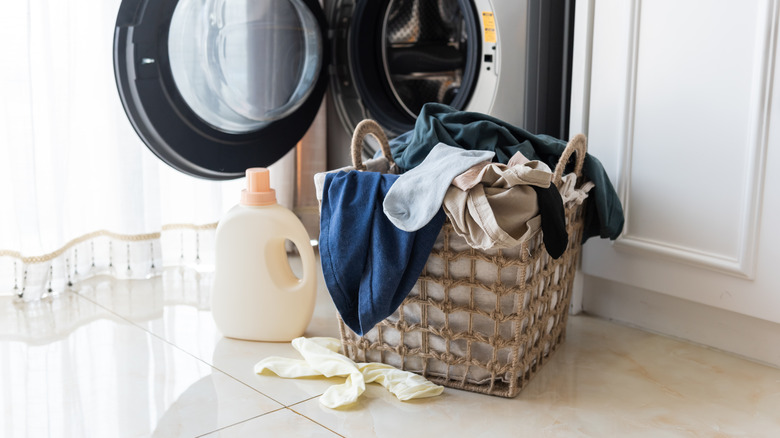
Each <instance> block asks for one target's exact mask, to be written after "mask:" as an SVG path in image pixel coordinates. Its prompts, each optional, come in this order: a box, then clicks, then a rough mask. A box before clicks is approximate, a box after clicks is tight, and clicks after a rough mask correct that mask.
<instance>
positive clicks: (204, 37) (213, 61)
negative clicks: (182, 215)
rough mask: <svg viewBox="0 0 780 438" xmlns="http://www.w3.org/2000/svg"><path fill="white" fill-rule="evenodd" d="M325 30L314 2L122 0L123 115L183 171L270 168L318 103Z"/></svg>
mask: <svg viewBox="0 0 780 438" xmlns="http://www.w3.org/2000/svg"><path fill="white" fill-rule="evenodd" d="M325 29H326V23H325V17H324V13H323V11H322V9H321V8H320V6H319V4H318V2H317V1H316V0H263V1H255V0H123V1H122V4H121V7H120V10H119V14H118V17H117V23H116V30H115V34H114V72H115V76H116V81H117V87H118V89H119V94H120V97H121V99H122V103H123V105H124V107H125V112H126V113H127V116H128V117H129V118H130V121H131V123H132V124H133V127H134V128H135V130H136V132H137V133H138V135H139V136H140V137H141V139H143V141H144V142H145V143H146V145H147V146H148V147H149V148H150V149H151V150H152V152H154V153H155V154H156V155H157V156H158V157H159V158H160V159H162V160H163V161H165V162H166V163H168V164H169V165H171V166H172V167H174V168H176V169H178V170H180V171H182V172H184V173H187V174H190V175H193V176H197V177H202V178H209V179H230V178H238V177H241V176H243V174H244V171H245V169H246V168H248V167H254V166H267V165H270V164H272V163H273V162H275V161H276V160H277V159H279V158H281V157H282V156H283V155H284V154H285V153H286V152H287V151H289V150H290V149H291V148H292V147H294V146H295V144H296V143H297V142H298V140H299V139H300V138H301V137H302V136H303V134H304V133H305V132H306V130H307V128H308V127H309V125H310V124H311V122H312V120H313V119H314V116H315V115H316V113H317V110H318V109H319V107H320V104H321V101H322V98H323V95H324V93H325V90H326V88H327V78H326V75H325V74H324V69H325V67H326V66H327V61H328V53H327V47H326V44H325V40H326V38H325Z"/></svg>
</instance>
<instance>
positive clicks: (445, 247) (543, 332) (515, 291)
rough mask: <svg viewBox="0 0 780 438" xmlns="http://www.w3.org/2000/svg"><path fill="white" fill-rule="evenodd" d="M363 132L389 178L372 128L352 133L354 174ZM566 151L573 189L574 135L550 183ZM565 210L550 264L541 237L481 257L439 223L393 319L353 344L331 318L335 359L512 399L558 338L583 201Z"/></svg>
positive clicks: (582, 145)
mask: <svg viewBox="0 0 780 438" xmlns="http://www.w3.org/2000/svg"><path fill="white" fill-rule="evenodd" d="M367 134H373V135H375V136H376V137H377V139H379V140H380V143H382V149H383V151H384V155H385V157H383V158H379V159H378V160H380V162H381V166H380V167H381V168H385V169H391V170H390V171H391V172H395V171H396V169H397V167H396V166H395V163H394V162H393V161H392V156H391V155H390V150H389V147H386V145H385V143H386V141H387V140H386V138H385V137H384V134H383V133H382V131H381V128H380V127H379V125H376V124H375V123H373V122H372V121H364V122H362V123H361V124H360V125H358V128H356V129H355V133H354V136H353V141H352V150H353V154H352V158H353V164H354V168H355V169H357V170H366V166H365V165H364V163H363V162H362V159H361V156H360V150H361V145H362V140H363V137H364V136H365V135H367ZM575 152H576V164H575V169H574V173H575V175H576V176H577V179H578V180H579V182H580V183H581V182H582V181H581V180H582V177H581V174H582V165H583V161H584V158H585V152H586V142H585V137H584V136H583V135H578V136H576V137H575V138H574V139H572V141H570V142H569V144H568V145H567V147H566V150H565V151H564V153H563V154H562V156H561V158H560V161H559V163H558V165H557V166H556V168H555V173H554V175H555V176H554V179H553V180H554V181H555V183H556V184H558V185H559V186H560V184H561V180H562V176H563V171H564V167H565V166H566V164H567V162H568V161H569V158H570V157H571V154H572V153H575ZM385 161H386V162H385ZM366 164H368V162H367V163H366ZM371 167H374V168H376V167H377V166H376V164H372V165H370V166H369V170H372V169H371ZM579 187H582V185H581V184H580V186H579ZM577 190H580V189H577ZM584 191H587V190H584ZM584 196H585V195H584V194H583V195H582V196H581V198H584ZM585 202H587V201H585ZM564 207H565V214H566V229H567V231H568V234H569V243H568V246H567V249H566V251H565V252H564V253H563V255H562V256H561V257H560V258H558V259H557V260H554V259H552V258H551V257H550V256H549V255H548V254H547V251H546V250H545V248H544V244H543V243H542V233H541V230H539V231H537V232H536V234H534V235H533V237H532V238H530V239H529V240H527V241H526V242H524V243H523V244H521V245H519V246H517V247H514V248H508V249H497V250H488V251H483V250H479V249H474V248H472V247H470V246H469V245H468V244H467V243H466V240H465V239H464V238H463V237H461V236H459V235H458V234H457V233H456V232H455V231H454V230H453V228H452V225H451V223H450V222H449V220H447V221H446V222H445V224H444V226H443V228H442V230H441V232H440V234H439V236H438V238H437V241H436V244H435V245H434V248H433V251H432V252H431V254H430V256H429V258H428V260H427V262H426V265H425V268H424V270H423V272H422V274H421V275H420V277H419V279H418V280H417V282H416V284H415V286H414V288H413V289H412V291H411V292H410V293H409V295H408V297H407V298H406V299H405V300H404V302H403V303H402V304H401V306H400V307H399V308H398V310H397V311H396V312H395V313H394V314H393V315H391V316H390V317H388V318H387V319H385V320H384V321H382V322H381V323H379V324H378V325H376V326H375V327H374V328H373V329H372V330H371V331H369V332H368V333H366V334H365V335H364V336H362V337H361V336H358V335H357V334H355V333H354V332H353V331H352V330H351V329H349V328H348V327H347V326H346V325H345V324H344V323H343V322H342V321H341V320H340V319H339V328H340V331H341V339H342V343H343V349H344V354H345V355H346V356H348V357H350V358H351V359H353V360H355V361H359V362H382V363H386V364H389V365H392V366H394V367H397V368H401V369H404V370H407V371H411V372H414V373H418V374H421V375H423V376H425V377H426V378H428V379H429V380H431V381H433V382H435V383H438V384H440V385H443V386H447V387H451V388H457V389H463V390H468V391H474V392H480V393H485V394H490V395H496V396H502V397H515V396H517V394H518V393H519V392H520V390H521V389H522V388H523V387H524V386H525V385H526V384H527V383H528V381H529V380H530V379H531V377H533V376H534V375H535V374H536V372H537V371H539V369H541V367H542V365H543V364H544V363H545V362H546V361H547V360H548V359H549V358H550V356H551V355H552V353H553V352H554V351H555V350H556V349H557V347H558V345H559V344H560V343H561V342H563V340H564V337H565V334H566V321H567V316H568V308H569V301H570V300H571V293H572V285H573V282H574V273H575V270H576V266H577V260H578V258H579V255H580V249H581V240H582V233H583V227H584V222H583V210H584V208H583V207H584V203H582V202H579V203H575V202H572V203H569V204H567V205H565V206H564Z"/></svg>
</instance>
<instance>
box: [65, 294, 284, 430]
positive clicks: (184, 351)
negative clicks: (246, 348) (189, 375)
mask: <svg viewBox="0 0 780 438" xmlns="http://www.w3.org/2000/svg"><path fill="white" fill-rule="evenodd" d="M73 293H74V294H76V295H78V296H79V297H81V298H83V299H85V300H87V301H89V302H90V303H92V304H94V305H96V306H98V307H100V308H101V309H103V310H105V311H107V312H108V313H110V314H112V315H114V316H116V317H117V318H119V319H121V320H122V321H125V322H126V323H128V324H130V325H132V326H134V327H136V328H139V329H141V330H143V331H144V332H146V333H147V334H149V335H151V336H153V337H154V338H156V339H158V340H160V341H162V342H164V343H166V344H168V345H170V346H172V347H173V348H175V349H177V350H179V351H181V352H182V353H184V354H186V355H188V356H190V357H191V358H193V359H195V360H197V361H199V362H201V363H203V364H205V365H207V366H208V367H210V368H212V369H215V370H217V371H219V372H220V373H222V374H224V375H226V376H228V377H230V378H231V379H233V380H235V381H236V382H238V383H240V384H242V385H244V386H246V387H247V388H249V389H251V390H252V391H254V392H256V393H258V394H260V395H262V396H264V397H267V398H268V399H270V400H271V401H273V402H274V403H277V404H278V405H280V408H279V409H284V408H286V407H287V405H286V404H284V403H282V402H280V401H279V400H276V399H275V398H273V397H271V396H270V395H268V394H266V393H264V392H262V391H259V390H257V389H256V388H253V387H252V386H251V385H248V384H247V383H246V382H243V381H241V380H239V379H237V378H236V377H235V376H233V375H232V374H230V373H228V372H226V371H224V370H222V369H220V368H217V367H216V366H215V365H213V364H210V363H208V362H206V361H205V360H203V359H201V358H199V357H197V356H195V355H194V354H192V353H190V352H189V351H186V350H184V349H182V348H181V347H179V346H178V345H176V344H174V343H173V342H171V341H169V340H167V339H165V338H163V337H161V336H159V335H158V334H156V333H154V332H152V331H150V330H147V329H146V327H144V326H142V325H141V324H139V323H137V322H135V321H132V320H130V319H128V318H126V317H124V316H122V315H120V314H118V313H116V312H114V311H113V310H111V309H109V308H108V307H106V306H104V305H102V304H100V303H98V302H97V301H95V300H92V299H90V298H88V297H86V296H84V295H81V294H79V293H78V292H75V291H74V292H73ZM279 409H276V410H273V411H270V412H276V411H277V410H279ZM261 415H265V414H261Z"/></svg>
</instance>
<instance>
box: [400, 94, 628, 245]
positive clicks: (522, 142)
mask: <svg viewBox="0 0 780 438" xmlns="http://www.w3.org/2000/svg"><path fill="white" fill-rule="evenodd" d="M439 142H441V143H444V144H447V145H450V146H460V147H462V148H464V149H479V150H489V151H494V152H495V153H496V160H497V161H499V162H501V163H504V164H506V163H507V162H509V158H510V157H512V155H514V154H515V153H516V152H520V153H522V154H523V155H525V157H526V158H528V159H529V160H540V161H543V162H544V163H546V164H547V165H548V166H550V168H551V169H555V165H556V164H558V158H560V156H561V154H562V153H563V150H564V149H565V148H566V142H565V141H563V140H558V139H556V138H553V137H550V136H548V135H535V134H531V133H530V132H528V131H526V130H524V129H521V128H518V127H516V126H512V125H510V124H509V123H507V122H504V121H502V120H499V119H497V118H495V117H491V116H488V115H485V114H480V113H473V112H466V111H458V110H455V109H454V108H451V107H449V106H446V105H442V104H439V103H427V104H425V105H424V106H423V109H422V111H421V112H420V116H419V117H418V118H417V122H416V123H415V126H414V129H412V130H411V131H408V132H406V133H404V134H401V135H400V136H398V137H396V138H394V139H393V140H391V141H390V149H391V150H392V152H393V158H394V159H395V162H396V163H397V164H398V166H399V167H400V168H401V169H403V170H404V171H406V170H409V169H412V168H414V167H416V166H417V165H419V164H420V163H422V161H423V160H424V159H425V157H426V156H428V153H429V152H430V151H431V149H433V147H434V146H436V144H438V143H439ZM567 170H569V169H567ZM583 174H584V176H585V177H586V178H587V179H588V180H590V181H593V183H594V184H595V185H596V186H595V187H594V188H593V189H592V190H591V191H590V194H589V198H590V200H589V202H587V203H586V211H585V230H584V233H583V236H582V241H583V242H585V241H586V240H588V239H589V238H591V237H593V236H600V237H608V238H610V239H613V240H614V239H616V238H617V237H618V236H619V235H620V232H621V231H622V230H623V223H624V218H623V207H622V206H621V204H620V199H619V198H618V196H617V193H616V192H615V188H614V187H613V186H612V183H611V182H610V180H609V176H608V175H607V172H606V171H605V170H604V166H602V164H601V162H600V161H599V160H598V159H597V158H596V157H594V156H592V155H590V154H587V156H586V157H585V164H584V167H583Z"/></svg>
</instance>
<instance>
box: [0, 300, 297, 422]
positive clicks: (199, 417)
mask: <svg viewBox="0 0 780 438" xmlns="http://www.w3.org/2000/svg"><path fill="white" fill-rule="evenodd" d="M59 298H63V299H64V300H67V301H69V302H70V303H71V305H73V306H76V304H75V303H79V304H78V307H79V308H80V313H81V314H82V315H83V316H87V320H86V321H87V322H86V324H82V325H78V324H74V325H71V326H70V327H69V328H68V330H67V331H61V332H59V333H57V334H56V335H54V336H52V335H51V334H50V333H47V334H45V335H44V336H39V335H36V332H38V333H42V332H43V330H41V329H40V327H39V324H37V323H36V322H34V321H30V320H25V318H24V316H20V317H17V318H16V322H17V323H18V324H19V327H22V329H21V330H20V331H19V332H17V338H22V339H24V341H21V340H14V339H8V338H6V337H2V336H0V387H1V388H2V391H0V409H2V421H0V436H4V437H24V436H31V437H37V436H46V437H58V436H64V437H85V436H95V437H104V436H105V437H108V436H115V437H124V436H133V437H134V436H150V435H153V436H165V437H176V436H185V437H191V436H196V435H200V434H204V433H208V432H210V431H213V430H216V429H219V428H221V427H225V426H229V425H232V424H236V423H238V422H241V421H244V420H246V419H249V418H253V417H256V416H258V415H261V414H263V413H267V412H270V411H273V410H276V409H279V408H281V407H282V406H281V405H279V404H278V403H276V402H274V401H273V400H271V399H269V398H267V397H265V396H264V395H262V394H260V393H258V392H257V391H254V390H252V389H251V388H249V387H247V386H246V385H244V384H242V383H240V382H237V381H236V380H235V379H233V378H232V377H230V376H228V375H226V374H224V373H222V372H219V371H217V370H215V369H214V368H212V367H210V366H208V365H207V364H205V363H203V362H202V361H200V360H198V359H196V358H194V357H192V356H191V355H189V354H187V353H185V352H183V351H181V350H179V349H178V348H176V347H174V346H172V345H170V344H168V343H166V342H163V341H161V340H160V339H158V338H156V337H155V336H152V335H151V334H149V333H147V332H145V331H144V330H142V329H140V328H139V327H137V326H134V325H131V324H128V323H126V322H124V321H121V320H117V319H116V317H114V316H113V315H111V314H110V313H108V312H106V311H105V310H102V309H99V308H97V307H96V306H95V305H94V304H92V303H89V302H88V301H86V300H83V298H80V297H57V299H59ZM74 298H75V299H74ZM0 305H2V306H4V308H5V309H6V310H7V309H8V307H9V305H10V306H11V307H13V303H11V302H9V301H8V300H0ZM2 313H6V312H2ZM33 313H37V312H33ZM36 318H37V317H36ZM7 321H8V320H5V322H7ZM3 325H5V324H3ZM24 327H27V328H31V329H32V331H31V332H30V331H28V332H25V329H24ZM36 327H37V328H36ZM7 331H8V330H7V329H6V330H5V332H7ZM2 332H3V331H0V333H2Z"/></svg>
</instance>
